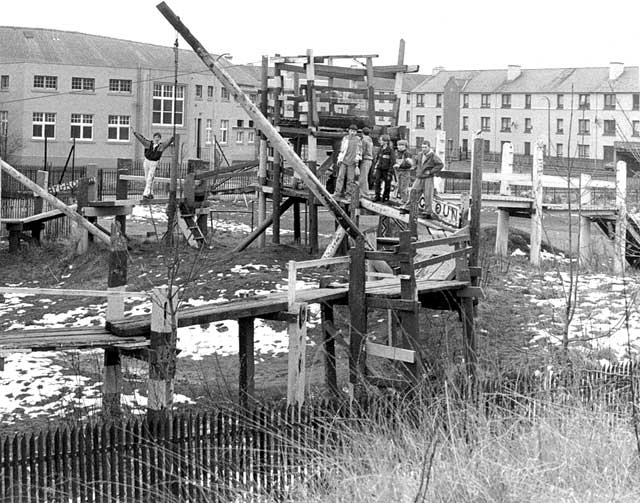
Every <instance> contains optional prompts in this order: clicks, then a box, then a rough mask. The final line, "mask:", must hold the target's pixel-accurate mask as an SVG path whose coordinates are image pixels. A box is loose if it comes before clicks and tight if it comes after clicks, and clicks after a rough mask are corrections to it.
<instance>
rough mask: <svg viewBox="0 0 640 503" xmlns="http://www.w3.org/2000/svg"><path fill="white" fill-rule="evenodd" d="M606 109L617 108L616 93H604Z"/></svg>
mask: <svg viewBox="0 0 640 503" xmlns="http://www.w3.org/2000/svg"><path fill="white" fill-rule="evenodd" d="M604 109H605V110H615V109H616V95H615V94H605V95H604Z"/></svg>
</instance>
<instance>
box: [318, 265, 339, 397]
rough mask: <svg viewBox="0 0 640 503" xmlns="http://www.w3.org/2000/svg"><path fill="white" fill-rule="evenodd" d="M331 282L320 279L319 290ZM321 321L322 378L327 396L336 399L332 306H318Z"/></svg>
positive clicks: (335, 331) (324, 278) (325, 278)
mask: <svg viewBox="0 0 640 503" xmlns="http://www.w3.org/2000/svg"><path fill="white" fill-rule="evenodd" d="M330 282H331V278H330V277H323V278H320V288H326V287H327V286H328V284H329V283H330ZM320 313H321V319H322V334H323V337H324V340H323V342H324V376H325V383H326V385H327V389H328V390H329V395H330V396H331V397H332V398H337V397H338V395H339V390H338V377H337V373H336V337H337V330H336V327H335V321H334V316H333V304H327V303H323V304H321V305H320Z"/></svg>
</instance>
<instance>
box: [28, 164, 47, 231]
mask: <svg viewBox="0 0 640 503" xmlns="http://www.w3.org/2000/svg"><path fill="white" fill-rule="evenodd" d="M36 183H37V184H38V185H39V186H40V187H42V188H43V189H45V190H47V189H48V186H49V172H48V171H43V170H38V172H37V173H36ZM45 206H46V205H45V204H44V201H43V200H42V198H41V197H39V196H37V195H36V199H35V201H34V204H33V213H34V215H37V214H38V213H43V212H44V211H46V207H45ZM43 228H44V224H43V223H39V224H34V225H33V227H31V236H32V237H33V239H34V240H35V241H36V243H38V244H40V233H41V232H42V229H43Z"/></svg>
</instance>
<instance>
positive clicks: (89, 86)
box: [71, 77, 96, 91]
mask: <svg viewBox="0 0 640 503" xmlns="http://www.w3.org/2000/svg"><path fill="white" fill-rule="evenodd" d="M71 90H72V91H95V90H96V79H90V78H88V77H71Z"/></svg>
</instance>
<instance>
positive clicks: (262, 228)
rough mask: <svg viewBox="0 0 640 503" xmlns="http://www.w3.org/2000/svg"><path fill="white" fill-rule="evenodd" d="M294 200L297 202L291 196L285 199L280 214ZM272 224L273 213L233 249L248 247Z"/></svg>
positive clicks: (289, 206) (235, 250)
mask: <svg viewBox="0 0 640 503" xmlns="http://www.w3.org/2000/svg"><path fill="white" fill-rule="evenodd" d="M294 202H295V199H294V198H293V197H290V198H288V199H287V200H285V202H284V203H282V205H281V206H280V208H279V213H280V215H282V214H283V213H284V212H285V211H287V210H288V209H289V208H291V206H292V205H293V203H294ZM271 224H273V214H272V215H271V216H270V217H269V218H267V219H266V220H264V221H263V222H261V223H259V224H258V226H257V227H256V228H255V229H254V230H253V232H252V233H251V234H249V235H248V236H247V237H246V238H244V239H243V240H242V241H241V242H240V243H239V244H238V245H237V246H236V247H235V248H234V249H233V252H234V253H237V252H241V251H242V250H244V249H246V248H247V246H249V245H250V244H251V243H253V241H254V240H255V239H256V238H258V236H260V235H261V234H262V233H264V232H265V231H266V230H267V229H268V228H269V226H270V225H271Z"/></svg>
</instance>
